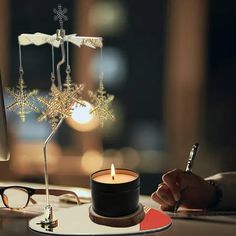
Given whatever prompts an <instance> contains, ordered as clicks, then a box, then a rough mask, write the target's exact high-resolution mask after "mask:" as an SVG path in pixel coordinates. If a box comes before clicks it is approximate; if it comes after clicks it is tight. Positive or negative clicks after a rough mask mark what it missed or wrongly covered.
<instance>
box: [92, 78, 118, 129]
mask: <svg viewBox="0 0 236 236" xmlns="http://www.w3.org/2000/svg"><path fill="white" fill-rule="evenodd" d="M88 94H89V97H90V99H91V103H92V104H93V107H94V108H93V109H92V111H91V113H94V114H95V115H96V116H97V117H98V118H99V122H100V126H101V127H103V125H104V121H106V120H112V121H113V120H115V116H114V114H113V111H112V110H110V106H111V102H112V101H113V99H114V96H113V95H110V94H108V93H107V92H106V91H105V89H104V85H103V81H102V79H100V83H99V87H98V90H97V91H96V92H95V93H94V92H93V91H88Z"/></svg>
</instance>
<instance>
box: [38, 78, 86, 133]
mask: <svg viewBox="0 0 236 236" xmlns="http://www.w3.org/2000/svg"><path fill="white" fill-rule="evenodd" d="M82 90H83V86H82V85H81V86H77V85H75V84H73V83H71V81H67V83H65V84H64V88H63V90H62V91H61V90H59V89H58V88H57V86H56V85H55V84H54V83H53V84H52V86H51V92H50V94H49V95H50V97H49V98H44V97H40V96H39V97H38V100H39V101H40V102H41V103H42V104H43V105H44V106H46V108H45V110H43V111H42V112H41V113H42V114H41V115H40V116H39V118H38V121H44V120H48V121H49V123H50V125H51V128H52V130H54V129H55V128H56V127H57V124H58V122H59V121H60V120H61V119H65V118H67V117H70V116H71V114H72V111H73V106H74V104H83V103H82V100H81V98H80V94H81V93H82Z"/></svg>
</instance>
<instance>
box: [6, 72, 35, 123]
mask: <svg viewBox="0 0 236 236" xmlns="http://www.w3.org/2000/svg"><path fill="white" fill-rule="evenodd" d="M7 92H8V93H9V94H10V95H11V97H12V98H13V99H14V102H13V103H12V104H10V105H9V106H7V110H9V111H15V112H16V113H17V114H18V116H19V117H20V119H21V120H22V122H25V120H26V115H27V114H29V113H30V112H32V111H34V112H39V109H38V108H37V107H36V105H35V97H36V95H37V93H38V91H37V90H32V91H26V85H25V83H24V80H23V73H20V78H19V81H18V85H17V86H16V89H10V88H7Z"/></svg>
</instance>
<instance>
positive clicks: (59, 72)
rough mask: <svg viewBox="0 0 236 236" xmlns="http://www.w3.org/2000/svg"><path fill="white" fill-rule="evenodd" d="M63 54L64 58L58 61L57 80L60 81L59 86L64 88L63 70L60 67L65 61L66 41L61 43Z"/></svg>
mask: <svg viewBox="0 0 236 236" xmlns="http://www.w3.org/2000/svg"><path fill="white" fill-rule="evenodd" d="M61 54H62V59H61V61H59V62H58V63H57V82H58V88H59V89H60V90H62V82H61V70H60V67H61V65H62V64H64V63H65V46H64V42H62V43H61Z"/></svg>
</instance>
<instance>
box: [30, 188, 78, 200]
mask: <svg viewBox="0 0 236 236" xmlns="http://www.w3.org/2000/svg"><path fill="white" fill-rule="evenodd" d="M34 193H35V194H45V193H46V190H45V189H35V192H34ZM49 194H50V195H54V196H61V195H64V194H72V195H74V196H75V198H76V200H77V203H78V204H81V201H80V199H79V197H78V195H77V194H76V193H75V192H73V191H70V190H59V189H49Z"/></svg>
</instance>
